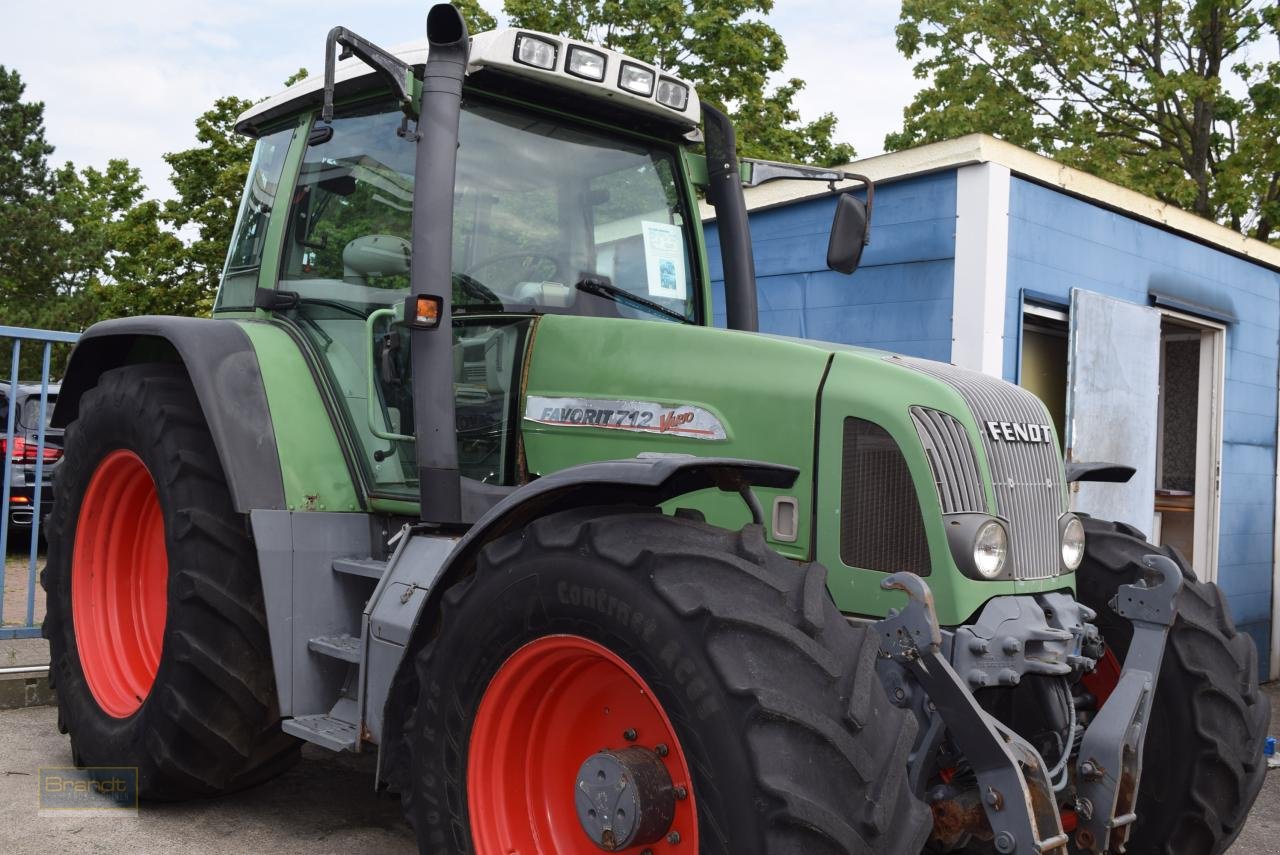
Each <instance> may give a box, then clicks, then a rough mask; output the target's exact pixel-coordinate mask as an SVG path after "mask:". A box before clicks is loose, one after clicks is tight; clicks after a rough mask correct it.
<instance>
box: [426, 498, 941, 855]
mask: <svg viewBox="0 0 1280 855" xmlns="http://www.w3.org/2000/svg"><path fill="white" fill-rule="evenodd" d="M440 620H441V625H440V632H439V635H438V636H437V637H436V638H434V639H433V640H432V641H431V642H430V643H429V644H428V645H427V646H426V647H425V648H424V649H423V651H422V652H421V653H420V654H419V657H418V660H417V662H416V666H417V674H418V684H419V697H418V701H417V706H416V709H415V710H414V711H413V713H412V715H411V716H410V717H409V720H408V723H407V728H408V732H407V733H406V742H407V744H408V745H409V749H410V762H411V771H410V776H409V777H410V779H411V780H410V782H409V785H408V787H407V788H406V790H405V792H403V793H402V796H403V798H404V803H405V807H406V813H407V816H408V818H409V820H410V822H411V823H412V824H413V826H414V828H415V829H416V832H417V836H418V841H419V847H420V849H421V851H422V852H423V853H432V855H437V854H438V853H439V854H441V855H442V853H451V855H456V853H479V855H493V853H508V852H521V853H527V855H552V853H557V855H590V854H591V853H599V852H601V851H615V852H628V853H635V855H638V853H641V852H644V851H650V852H652V853H654V855H657V853H681V852H684V853H689V855H695V854H696V853H717V855H719V854H720V853H726V855H727V853H732V855H766V853H767V855H792V853H794V855H800V853H809V855H828V853H830V855H837V853H839V855H849V853H894V855H897V853H902V854H903V855H906V853H916V852H919V851H920V847H921V846H922V845H923V843H924V839H925V838H926V837H927V836H928V833H929V830H930V827H931V824H932V822H931V815H930V812H929V810H928V808H927V807H926V806H925V805H924V804H923V803H922V802H920V801H919V800H918V799H916V798H915V797H914V796H913V795H912V794H911V792H910V790H909V787H908V784H907V778H906V761H907V755H908V752H909V751H910V750H911V747H912V743H913V740H914V737H915V732H916V726H915V721H914V719H913V718H911V717H910V715H909V714H908V713H906V712H904V711H902V710H899V709H897V708H896V707H893V706H892V705H890V704H889V702H888V699H887V697H886V695H885V693H884V690H883V688H882V686H881V684H880V681H879V679H878V677H877V675H876V669H875V662H876V642H875V639H874V638H873V637H872V636H871V635H870V634H869V633H867V632H866V631H864V630H862V629H855V628H854V627H852V626H850V625H849V623H848V622H846V621H845V620H844V618H843V617H842V616H841V614H840V613H839V611H837V610H836V608H835V605H834V603H833V602H832V600H831V598H830V595H829V594H828V592H827V588H826V572H825V570H824V569H823V568H822V567H821V566H820V565H817V564H808V565H803V564H796V563H793V562H791V561H788V560H786V559H783V558H782V557H781V556H779V555H778V554H777V553H775V552H773V551H772V550H771V549H769V548H768V546H767V545H766V544H765V542H764V539H763V537H762V534H761V530H760V528H759V527H758V526H748V527H747V528H746V529H744V530H743V531H742V532H729V531H725V530H723V529H717V528H713V527H711V526H708V525H706V524H704V523H700V522H695V521H691V520H685V519H676V518H672V517H667V516H663V515H661V514H659V513H656V512H646V511H641V510H639V509H634V508H628V509H624V510H621V511H619V510H606V509H599V508H596V509H587V510H579V511H568V512H564V513H560V514H557V515H554V516H551V517H548V518H545V519H543V520H540V521H538V522H536V523H534V524H533V525H532V526H530V527H529V528H528V529H527V530H525V531H524V532H521V533H518V534H513V535H509V536H507V537H505V538H502V539H500V540H498V541H496V542H494V543H493V544H491V545H490V546H488V547H487V548H486V549H485V550H484V552H483V553H482V555H481V557H480V560H479V563H478V567H477V569H476V571H475V573H474V574H473V575H471V576H470V577H469V578H467V579H465V580H463V581H462V582H460V583H458V584H457V585H456V586H455V587H453V588H452V589H450V590H449V591H448V592H447V593H446V594H445V596H444V602H443V607H442V614H441V618H440Z"/></svg>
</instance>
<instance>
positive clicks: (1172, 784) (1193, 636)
mask: <svg viewBox="0 0 1280 855" xmlns="http://www.w3.org/2000/svg"><path fill="white" fill-rule="evenodd" d="M1083 521H1084V525H1085V535H1086V539H1085V544H1086V547H1085V558H1084V563H1083V564H1082V565H1081V566H1080V570H1079V575H1078V582H1079V589H1080V599H1081V600H1082V601H1083V602H1084V604H1085V605H1087V606H1089V608H1091V609H1094V610H1095V611H1097V612H1098V628H1099V629H1101V630H1102V636H1103V638H1104V639H1105V640H1106V642H1107V646H1108V648H1109V651H1108V652H1109V654H1110V653H1113V654H1114V655H1115V657H1116V659H1117V660H1118V661H1119V662H1121V663H1122V662H1123V661H1124V657H1125V654H1126V653H1127V652H1128V650H1129V643H1130V641H1131V640H1132V638H1133V627H1132V625H1131V624H1130V623H1129V622H1128V621H1127V620H1125V619H1124V618H1122V617H1120V616H1119V615H1118V614H1116V613H1115V612H1114V611H1112V609H1111V606H1110V605H1109V603H1110V601H1111V598H1112V597H1114V596H1115V593H1116V590H1117V588H1119V586H1120V585H1127V584H1132V583H1134V582H1135V581H1137V580H1138V579H1140V578H1142V573H1143V566H1142V559H1143V558H1144V557H1145V556H1147V555H1153V554H1157V555H1165V556H1167V557H1169V558H1171V559H1173V561H1174V562H1176V563H1177V565H1178V567H1179V569H1181V570H1182V577H1183V588H1182V592H1181V594H1180V595H1179V597H1178V617H1177V619H1176V620H1175V621H1174V624H1173V626H1172V627H1171V628H1170V630H1169V638H1168V641H1167V642H1166V647H1165V654H1164V660H1163V663H1162V664H1161V667H1160V678H1159V680H1158V681H1157V684H1156V696H1155V701H1154V703H1153V705H1152V709H1151V722H1150V725H1149V728H1148V732H1147V738H1146V742H1145V745H1144V748H1143V752H1142V782H1141V784H1140V787H1139V791H1138V805H1137V814H1138V819H1137V821H1136V822H1135V823H1134V826H1133V833H1132V836H1131V837H1130V840H1129V847H1128V850H1127V851H1128V852H1130V853H1134V855H1218V853H1221V852H1225V851H1226V850H1227V847H1229V846H1230V845H1231V843H1232V842H1233V841H1234V840H1235V839H1236V836H1237V835H1239V833H1240V829H1241V828H1242V827H1243V826H1244V822H1245V819H1246V818H1247V817H1248V816H1249V808H1250V807H1252V806H1253V802H1254V799H1256V798H1257V796H1258V791H1259V790H1260V789H1261V787H1262V781H1263V777H1264V776H1265V774H1266V763H1265V762H1264V761H1263V757H1262V743H1263V741H1264V739H1265V738H1266V733H1267V727H1268V725H1269V723H1270V713H1271V705H1270V701H1269V700H1268V699H1267V696H1266V695H1265V694H1263V693H1262V692H1261V691H1260V690H1259V688H1258V658H1257V656H1258V654H1257V650H1256V648H1255V647H1254V645H1253V642H1252V641H1251V640H1250V639H1249V637H1248V636H1246V635H1243V634H1241V633H1238V632H1236V629H1235V625H1234V624H1233V623H1232V621H1231V614H1230V612H1229V611H1228V609H1227V603H1226V600H1225V599H1224V598H1223V596H1222V591H1221V590H1220V589H1219V588H1218V586H1217V585H1214V584H1212V583H1209V582H1200V581H1197V580H1196V577H1195V574H1194V573H1193V572H1192V571H1191V568H1190V567H1188V566H1187V563H1186V561H1184V560H1183V558H1182V556H1181V555H1179V554H1178V553H1177V552H1176V551H1174V550H1172V549H1168V548H1161V547H1158V546H1154V545H1152V544H1150V543H1148V542H1147V540H1146V537H1145V535H1143V534H1142V532H1140V531H1138V530H1137V529H1135V528H1133V527H1132V526H1128V525H1125V524H1123V523H1114V522H1106V521H1104V520H1096V519H1091V518H1088V517H1085V518H1083ZM1100 671H1101V669H1100ZM1111 673H1112V674H1113V675H1114V674H1116V673H1118V672H1116V671H1115V669H1112V672H1111ZM1112 683H1114V676H1113V678H1112ZM1095 685H1096V684H1095ZM1104 688H1105V685H1104Z"/></svg>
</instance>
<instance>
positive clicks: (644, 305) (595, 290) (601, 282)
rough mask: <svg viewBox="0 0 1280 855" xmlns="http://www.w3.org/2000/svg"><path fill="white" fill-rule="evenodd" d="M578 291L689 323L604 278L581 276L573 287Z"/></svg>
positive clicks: (676, 314)
mask: <svg viewBox="0 0 1280 855" xmlns="http://www.w3.org/2000/svg"><path fill="white" fill-rule="evenodd" d="M574 287H575V288H577V289H578V290H579V291H585V292H587V293H588V294H593V295H595V296H597V297H603V298H605V299H606V300H612V301H613V302H615V303H630V304H631V305H634V306H637V307H638V308H641V309H645V310H647V311H649V312H652V313H653V314H655V315H662V316H663V317H665V318H671V319H672V320H674V321H679V322H680V323H682V324H687V323H689V319H688V318H687V317H685V316H684V315H682V314H680V313H679V312H675V311H672V310H671V309H668V308H667V307H666V306H662V305H659V304H658V303H655V302H653V301H652V300H646V299H645V298H644V297H640V296H637V295H635V294H632V293H631V292H630V291H628V290H627V289H625V288H619V287H618V286H617V285H614V284H613V283H612V282H610V281H609V279H608V278H607V277H604V276H583V277H582V278H581V279H579V280H578V281H577V283H576V284H575V285H574Z"/></svg>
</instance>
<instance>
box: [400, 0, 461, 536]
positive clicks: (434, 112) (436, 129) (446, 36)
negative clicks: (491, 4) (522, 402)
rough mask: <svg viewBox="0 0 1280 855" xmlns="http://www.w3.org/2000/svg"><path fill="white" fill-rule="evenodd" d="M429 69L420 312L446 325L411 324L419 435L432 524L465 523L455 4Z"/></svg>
mask: <svg viewBox="0 0 1280 855" xmlns="http://www.w3.org/2000/svg"><path fill="white" fill-rule="evenodd" d="M427 42H428V44H429V52H428V54H427V66H426V72H425V74H424V76H423V80H422V105H421V108H420V110H419V113H418V126H417V133H418V150H417V160H416V165H415V178H414V193H413V255H412V258H411V260H410V267H409V275H410V290H411V293H412V295H413V297H412V298H411V299H410V301H409V303H408V304H407V305H408V306H409V307H412V306H413V305H414V304H415V302H416V298H417V297H418V296H424V295H425V296H429V297H432V298H435V299H437V300H438V305H439V317H438V321H437V322H436V323H435V324H433V325H431V326H429V327H427V326H423V325H417V324H414V323H412V321H413V315H411V314H409V315H406V318H405V319H406V320H407V321H410V329H411V330H412V332H411V333H410V347H411V359H412V364H413V401H414V407H413V424H414V433H415V435H416V436H417V443H416V445H417V463H418V489H419V495H420V499H421V503H422V511H421V513H422V519H423V521H424V522H430V523H438V524H441V525H456V524H460V523H461V522H462V482H461V478H460V476H459V474H458V429H457V423H456V420H455V418H456V417H455V414H454V397H453V395H454V392H453V320H452V318H453V312H452V306H451V298H452V296H453V258H452V248H453V186H454V181H455V178H456V171H457V161H458V117H459V113H460V112H461V109H462V79H463V77H464V76H465V75H466V70H467V51H468V48H469V42H468V36H467V24H466V22H465V21H464V20H463V19H462V15H461V14H460V13H459V12H458V10H457V9H455V8H454V7H453V6H451V5H449V4H447V3H440V4H438V5H436V6H433V7H432V8H431V11H430V12H428V13H427Z"/></svg>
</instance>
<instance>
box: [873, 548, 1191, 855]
mask: <svg viewBox="0 0 1280 855" xmlns="http://www.w3.org/2000/svg"><path fill="white" fill-rule="evenodd" d="M1143 563H1145V564H1146V566H1147V568H1148V569H1149V570H1151V571H1152V572H1151V576H1152V577H1153V578H1152V579H1151V580H1150V581H1147V580H1143V581H1139V582H1138V583H1137V584H1133V585H1122V586H1121V587H1120V589H1119V591H1118V592H1117V594H1116V598H1115V600H1114V601H1113V602H1112V608H1113V609H1114V610H1115V611H1116V612H1117V613H1118V614H1120V615H1121V616H1123V617H1125V618H1127V619H1128V620H1129V621H1130V622H1132V623H1133V641H1132V642H1131V643H1130V646H1129V652H1128V655H1127V656H1126V657H1125V662H1124V670H1123V671H1122V672H1121V675H1120V680H1119V682H1118V683H1117V685H1116V688H1115V690H1114V691H1113V692H1112V694H1111V696H1110V697H1109V698H1108V699H1107V702H1106V703H1105V704H1104V705H1103V707H1102V709H1101V710H1100V711H1099V712H1098V714H1097V716H1096V717H1095V718H1094V720H1093V722H1092V723H1091V724H1090V725H1089V728H1088V729H1087V730H1086V731H1085V734H1084V738H1083V740H1082V741H1081V745H1080V751H1079V754H1078V757H1077V765H1076V771H1077V775H1076V782H1077V789H1078V793H1079V796H1078V811H1077V813H1078V817H1079V825H1078V827H1077V830H1076V835H1075V842H1076V846H1077V847H1078V848H1079V849H1081V850H1083V851H1086V852H1092V853H1095V855H1113V853H1121V852H1123V851H1124V845H1125V842H1126V841H1127V840H1128V837H1129V828H1130V825H1131V824H1132V823H1133V821H1134V820H1135V819H1136V818H1137V817H1136V814H1135V813H1134V805H1135V804H1136V802H1137V796H1138V785H1139V782H1140V777H1141V771H1142V745H1143V739H1144V737H1145V734H1146V726H1147V722H1148V716H1149V713H1150V711H1151V703H1152V699H1153V696H1154V694H1155V686H1156V679H1157V677H1158V676H1159V673H1160V662H1161V659H1162V658H1163V655H1164V646H1165V640H1166V637H1167V635H1168V632H1169V627H1170V626H1172V624H1173V620H1174V618H1175V617H1176V615H1177V605H1176V603H1177V597H1178V592H1179V591H1180V590H1181V588H1182V574H1181V572H1180V571H1179V569H1178V566H1177V565H1176V564H1174V563H1173V562H1172V561H1170V560H1169V559H1168V558H1166V557H1164V556H1162V555H1152V556H1148V557H1147V558H1146V559H1144V562H1143ZM880 587H881V588H883V589H885V590H896V591H902V592H903V593H905V594H906V595H907V604H906V607H905V608H903V609H902V610H900V611H893V612H890V614H889V616H888V617H886V618H885V619H884V620H882V621H879V622H878V623H877V624H876V630H877V631H878V632H879V634H880V652H881V654H882V655H883V656H885V657H887V658H888V659H890V660H892V661H893V662H895V663H897V664H898V665H899V666H900V667H901V668H903V669H904V670H906V671H907V672H908V673H910V674H911V676H912V677H914V678H915V680H916V681H917V682H918V683H919V684H920V686H921V687H922V688H923V689H924V691H925V692H926V693H927V697H928V699H929V701H930V703H931V704H932V707H933V708H935V709H936V711H937V715H938V716H939V717H940V718H941V720H942V722H943V723H944V724H945V726H946V729H947V731H948V733H949V734H950V735H951V738H952V739H953V741H954V742H955V744H956V747H957V748H958V749H959V750H960V751H961V752H962V753H963V754H964V756H965V757H966V758H967V759H968V760H969V762H970V763H971V764H972V766H973V769H974V772H975V773H976V775H977V778H978V789H979V793H980V796H981V798H982V803H983V808H984V810H985V812H986V816H987V820H988V822H989V823H990V825H991V830H992V833H993V834H994V845H995V849H996V851H997V852H1000V853H1002V855H1044V854H1045V853H1052V852H1057V853H1060V855H1065V853H1066V851H1067V841H1068V838H1067V835H1066V833H1065V832H1064V831H1063V828H1062V818H1061V816H1060V815H1059V812H1058V805H1057V801H1056V799H1055V796H1054V791H1053V786H1052V784H1051V783H1050V781H1049V778H1048V776H1047V774H1046V770H1045V767H1044V761H1043V759H1042V758H1041V757H1040V754H1039V752H1037V751H1036V750H1035V749H1034V748H1033V747H1032V746H1031V745H1030V744H1029V743H1027V742H1026V741H1025V740H1024V739H1022V737H1020V736H1018V735H1017V734H1016V733H1014V732H1013V731H1012V730H1010V729H1009V728H1008V727H1006V726H1005V725H1003V724H1001V723H1000V722H999V721H997V720H996V719H994V718H993V717H991V716H990V715H988V714H987V713H986V712H985V711H983V710H982V708H981V707H979V706H978V704H977V702H976V701H975V700H974V697H973V695H972V693H970V691H969V688H968V686H967V684H966V683H965V682H964V680H963V679H962V678H961V677H960V676H959V675H958V674H957V673H956V671H955V669H953V668H952V667H951V664H950V663H949V662H948V661H947V660H946V658H945V657H944V656H943V654H942V631H941V629H940V628H939V626H938V618H937V614H936V612H935V610H934V606H933V594H932V592H931V591H930V590H929V586H928V585H927V584H926V583H925V581H924V580H923V579H921V578H920V577H919V576H916V575H913V574H910V573H895V574H893V575H891V576H889V577H887V578H886V579H884V580H883V581H882V582H881V583H880Z"/></svg>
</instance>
